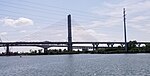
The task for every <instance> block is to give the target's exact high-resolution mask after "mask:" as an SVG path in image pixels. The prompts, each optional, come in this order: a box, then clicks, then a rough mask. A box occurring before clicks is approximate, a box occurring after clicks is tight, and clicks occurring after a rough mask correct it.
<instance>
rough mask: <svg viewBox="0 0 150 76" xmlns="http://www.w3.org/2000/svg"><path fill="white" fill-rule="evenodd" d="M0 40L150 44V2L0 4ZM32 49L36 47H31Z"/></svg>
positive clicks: (10, 0) (24, 0)
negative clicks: (70, 39) (69, 31)
mask: <svg viewBox="0 0 150 76" xmlns="http://www.w3.org/2000/svg"><path fill="white" fill-rule="evenodd" d="M0 7H1V8H0V11H1V12H0V38H1V41H2V42H5V41H67V15H68V14H71V16H72V29H73V30H72V32H73V41H110V42H111V41H124V35H123V8H126V19H127V22H126V23H127V41H131V40H136V41H149V40H150V39H149V38H150V30H149V28H150V25H149V24H150V11H149V10H150V0H57V1H56V0H0ZM30 48H32V47H30Z"/></svg>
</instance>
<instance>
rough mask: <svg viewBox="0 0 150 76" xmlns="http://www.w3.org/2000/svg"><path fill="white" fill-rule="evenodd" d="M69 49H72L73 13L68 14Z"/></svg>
mask: <svg viewBox="0 0 150 76" xmlns="http://www.w3.org/2000/svg"><path fill="white" fill-rule="evenodd" d="M68 51H72V32H71V15H70V14H69V15H68Z"/></svg>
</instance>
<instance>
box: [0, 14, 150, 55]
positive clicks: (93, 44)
mask: <svg viewBox="0 0 150 76" xmlns="http://www.w3.org/2000/svg"><path fill="white" fill-rule="evenodd" d="M71 31H72V30H71V15H68V41H67V42H50V41H44V42H0V47H6V55H9V53H10V49H9V48H10V46H12V47H13V46H34V47H41V48H43V49H44V53H47V51H48V48H50V47H67V48H68V51H72V50H73V49H93V51H94V50H97V49H98V48H114V47H116V46H115V45H120V46H121V47H122V48H125V46H126V42H72V32H71ZM87 44H88V46H85V45H87ZM101 44H105V45H107V46H100V45H101ZM142 44H143V45H146V44H150V42H137V46H138V47H141V45H142ZM81 45H82V46H81Z"/></svg>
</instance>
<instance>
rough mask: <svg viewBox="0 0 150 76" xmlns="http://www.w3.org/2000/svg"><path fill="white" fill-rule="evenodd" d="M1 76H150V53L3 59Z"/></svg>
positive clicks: (3, 57) (4, 57) (1, 61)
mask: <svg viewBox="0 0 150 76" xmlns="http://www.w3.org/2000/svg"><path fill="white" fill-rule="evenodd" d="M0 76H150V54H75V55H41V56H22V57H21V58H20V57H19V56H9V57H6V56H1V57H0Z"/></svg>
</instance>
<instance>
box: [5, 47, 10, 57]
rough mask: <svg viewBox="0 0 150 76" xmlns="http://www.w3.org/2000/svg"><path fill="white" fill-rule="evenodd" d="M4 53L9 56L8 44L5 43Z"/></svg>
mask: <svg viewBox="0 0 150 76" xmlns="http://www.w3.org/2000/svg"><path fill="white" fill-rule="evenodd" d="M6 55H7V56H9V55H10V52H9V44H6Z"/></svg>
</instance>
